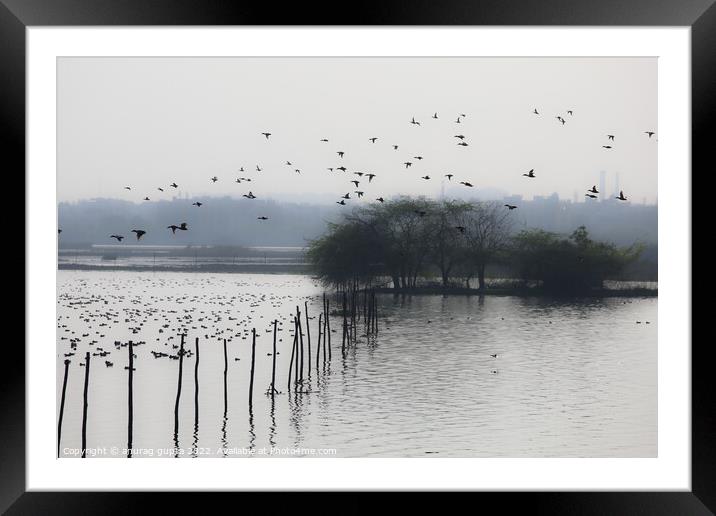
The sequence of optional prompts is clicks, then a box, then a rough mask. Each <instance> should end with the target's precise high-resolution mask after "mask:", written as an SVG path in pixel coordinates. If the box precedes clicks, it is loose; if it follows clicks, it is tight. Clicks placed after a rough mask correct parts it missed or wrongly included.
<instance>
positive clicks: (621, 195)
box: [617, 190, 627, 201]
mask: <svg viewBox="0 0 716 516" xmlns="http://www.w3.org/2000/svg"><path fill="white" fill-rule="evenodd" d="M617 199H619V200H620V201H626V200H627V198H626V197H624V192H623V191H621V190H620V191H619V196H618V197H617Z"/></svg>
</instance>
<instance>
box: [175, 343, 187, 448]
mask: <svg viewBox="0 0 716 516" xmlns="http://www.w3.org/2000/svg"><path fill="white" fill-rule="evenodd" d="M184 337H186V335H185V334H184V333H182V334H181V342H180V344H179V379H178V381H177V399H176V402H175V403H174V439H175V440H176V439H178V438H179V400H180V398H181V376H182V370H183V365H184Z"/></svg>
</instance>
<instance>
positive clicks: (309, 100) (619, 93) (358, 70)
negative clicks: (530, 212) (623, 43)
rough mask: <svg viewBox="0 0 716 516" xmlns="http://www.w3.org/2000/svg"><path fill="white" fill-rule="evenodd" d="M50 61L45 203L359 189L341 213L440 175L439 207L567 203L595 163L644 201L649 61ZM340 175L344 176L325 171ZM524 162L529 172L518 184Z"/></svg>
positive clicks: (652, 155)
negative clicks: (500, 197)
mask: <svg viewBox="0 0 716 516" xmlns="http://www.w3.org/2000/svg"><path fill="white" fill-rule="evenodd" d="M57 68H58V104H57V106H58V124H57V128H58V139H57V143H58V145H57V163H58V170H57V172H58V200H59V201H71V200H77V199H86V198H93V197H116V198H121V199H127V200H133V201H137V202H141V199H143V198H144V197H145V196H149V197H150V198H151V199H152V200H158V199H161V198H166V199H169V198H171V196H172V195H176V194H177V193H180V194H181V195H184V194H185V193H189V194H190V195H195V196H206V195H233V196H240V195H241V194H244V193H247V192H248V191H249V190H252V191H253V193H254V194H255V195H256V196H257V197H260V198H274V199H288V198H292V199H295V200H300V201H321V202H333V201H334V200H338V198H339V197H340V196H341V195H343V194H345V193H346V192H353V191H354V190H356V188H355V187H354V185H353V184H351V183H350V182H349V181H350V180H352V179H357V180H359V181H361V183H360V187H359V188H357V189H358V190H363V191H365V192H366V194H365V197H364V199H362V200H361V201H351V202H352V203H355V202H367V201H372V200H373V199H375V197H378V196H383V197H386V198H387V197H390V196H392V195H396V194H411V195H427V196H431V197H438V196H439V195H440V192H441V183H443V182H444V183H445V191H446V195H448V196H449V195H450V192H451V191H453V190H451V188H458V187H459V188H462V189H464V188H465V187H463V186H460V185H455V184H454V183H456V182H458V181H469V182H471V183H472V184H474V185H475V188H474V189H472V192H473V193H477V192H478V191H482V192H484V191H485V190H488V191H493V190H496V191H497V192H496V193H499V192H504V193H505V194H518V195H523V196H524V197H526V198H531V197H532V196H533V195H549V194H551V193H553V192H557V193H558V194H559V195H560V197H563V198H569V199H571V198H572V197H573V195H574V193H575V192H577V194H578V197H579V199H580V201H581V200H582V199H583V196H584V192H585V191H586V189H587V188H590V187H591V186H592V185H593V184H596V185H599V172H600V170H604V171H606V172H607V174H608V187H607V192H608V193H610V194H611V193H612V190H613V178H614V175H615V173H617V172H618V173H619V178H620V186H621V188H622V189H623V190H624V192H625V194H626V195H627V196H628V197H630V199H632V200H634V201H635V202H639V203H641V202H643V201H644V200H645V199H646V200H647V201H648V202H654V201H655V200H656V194H657V150H656V146H657V143H656V139H657V138H658V128H657V127H656V123H657V61H656V59H655V58H60V59H59V60H58V67H57ZM535 108H537V110H538V111H539V112H540V113H541V114H540V115H539V116H537V115H534V114H533V113H532V110H533V109H535ZM567 110H573V112H574V115H573V116H570V115H568V114H567ZM435 112H437V114H438V117H439V118H438V119H437V120H435V119H433V118H432V115H433V113H435ZM460 113H464V114H465V115H467V116H466V117H465V118H464V119H461V123H460V124H457V123H455V120H456V118H457V116H458V114H460ZM557 115H560V116H562V117H564V119H565V120H566V124H564V125H562V124H561V123H560V122H559V121H558V120H557V119H556V118H555V116H557ZM412 117H415V119H416V120H417V121H419V122H420V123H421V125H420V126H419V127H418V126H414V125H411V124H410V120H411V118H412ZM647 130H651V131H656V132H657V134H656V135H655V136H654V137H652V138H651V139H649V138H648V137H647V135H646V134H644V131H647ZM262 132H270V133H272V136H271V137H270V139H269V140H268V141H267V140H266V138H265V137H264V136H263V135H262V134H261V133H262ZM458 134H462V135H464V136H465V141H466V142H467V143H468V144H469V145H468V146H467V147H461V146H458V145H457V143H458V142H459V141H460V140H458V139H457V138H455V137H454V135H458ZM607 134H613V135H615V140H614V141H613V142H610V141H608V140H607V136H606V135H607ZM371 137H377V138H378V140H377V141H376V143H375V144H373V143H371V142H370V141H369V140H368V139H369V138H371ZM321 138H328V139H329V142H328V143H322V142H320V140H321ZM394 144H395V145H399V148H398V150H397V151H396V150H393V147H392V146H393V145H394ZM602 145H612V146H613V148H612V149H604V148H602ZM337 151H344V152H345V157H344V158H343V159H341V158H339V157H338V155H337V154H336V153H337ZM414 156H422V157H423V158H424V159H422V160H417V159H415V158H414ZM286 161H290V162H291V163H292V165H291V166H288V165H286ZM405 161H411V162H413V165H412V167H410V168H408V169H406V168H405V166H404V165H403V163H404V162H405ZM256 165H260V167H261V168H262V169H263V171H262V172H256ZM241 166H243V167H244V169H245V172H244V173H240V172H238V170H239V167H241ZM339 166H345V167H346V168H347V169H348V172H346V173H341V172H336V171H334V172H329V171H328V170H327V167H339ZM296 168H298V169H300V170H301V174H300V175H299V174H297V173H296V172H295V169H296ZM531 168H534V169H535V174H536V175H537V178H536V179H528V178H526V177H522V174H523V173H524V172H526V171H527V170H529V169H531ZM354 171H359V172H366V173H368V172H372V173H374V174H376V177H375V179H373V182H372V183H371V184H368V182H367V179H365V178H359V177H357V176H354V175H353V174H352V172H354ZM447 173H452V174H454V175H455V177H454V178H453V184H451V183H449V182H448V181H447V180H446V179H445V178H444V177H443V176H444V174H447ZM214 175H215V176H218V177H219V181H218V182H217V183H212V182H211V181H210V178H211V177H212V176H214ZM425 175H428V176H430V178H431V179H429V180H424V179H421V176H425ZM239 176H244V177H250V178H252V182H250V183H241V184H237V183H235V182H234V181H235V179H236V178H237V177H239ZM172 181H175V182H176V183H178V184H179V186H180V188H179V191H178V192H177V191H176V190H174V189H173V188H169V187H168V185H169V184H170V183H171V182H172ZM125 186H131V187H132V190H131V191H127V190H124V187H125ZM159 186H161V187H162V188H164V190H165V191H164V193H162V192H159V191H158V190H157V187H159ZM351 197H355V195H354V194H353V193H351Z"/></svg>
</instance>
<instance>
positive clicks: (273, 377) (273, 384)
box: [271, 319, 278, 400]
mask: <svg viewBox="0 0 716 516" xmlns="http://www.w3.org/2000/svg"><path fill="white" fill-rule="evenodd" d="M277 325H278V319H274V321H273V354H272V355H271V358H273V361H272V362H273V363H272V364H271V399H272V400H273V397H274V394H276V326H277Z"/></svg>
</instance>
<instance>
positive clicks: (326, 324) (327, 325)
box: [323, 294, 331, 362]
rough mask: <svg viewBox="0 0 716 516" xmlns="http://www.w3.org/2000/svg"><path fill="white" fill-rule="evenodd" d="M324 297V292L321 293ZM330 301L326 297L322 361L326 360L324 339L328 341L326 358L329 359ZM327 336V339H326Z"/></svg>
mask: <svg viewBox="0 0 716 516" xmlns="http://www.w3.org/2000/svg"><path fill="white" fill-rule="evenodd" d="M323 295H324V297H325V295H326V294H323ZM330 308H331V302H330V300H329V299H328V298H326V312H325V315H324V316H323V325H324V328H323V361H324V362H325V361H326V340H327V341H328V360H330V359H331V320H330V318H329V317H328V315H329V314H330ZM326 337H328V339H326Z"/></svg>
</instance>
